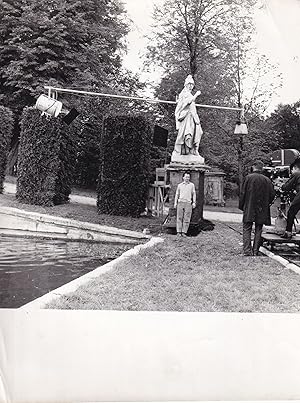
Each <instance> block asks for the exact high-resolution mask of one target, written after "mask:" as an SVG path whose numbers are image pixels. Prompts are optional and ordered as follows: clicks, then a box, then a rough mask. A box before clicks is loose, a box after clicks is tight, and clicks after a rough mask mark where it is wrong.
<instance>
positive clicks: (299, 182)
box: [281, 172, 300, 204]
mask: <svg viewBox="0 0 300 403" xmlns="http://www.w3.org/2000/svg"><path fill="white" fill-rule="evenodd" d="M281 189H282V190H283V191H284V192H289V191H291V190H296V192H297V194H296V196H295V197H294V199H293V201H292V204H300V172H296V173H294V174H293V175H292V176H291V177H290V179H289V180H288V181H286V182H285V184H284V185H282V187H281Z"/></svg>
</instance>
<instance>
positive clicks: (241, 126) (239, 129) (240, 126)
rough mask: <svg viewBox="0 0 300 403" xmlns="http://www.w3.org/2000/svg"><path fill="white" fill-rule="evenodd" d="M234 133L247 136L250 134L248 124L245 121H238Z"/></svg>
mask: <svg viewBox="0 0 300 403" xmlns="http://www.w3.org/2000/svg"><path fill="white" fill-rule="evenodd" d="M234 134H239V135H241V136H246V135H247V134H248V127H247V124H246V123H244V122H240V121H238V122H236V125H235V129H234Z"/></svg>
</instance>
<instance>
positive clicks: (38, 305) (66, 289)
mask: <svg viewBox="0 0 300 403" xmlns="http://www.w3.org/2000/svg"><path fill="white" fill-rule="evenodd" d="M161 242H164V239H163V238H161V237H152V238H150V240H149V241H148V242H147V243H145V244H139V245H136V246H135V247H134V248H132V249H129V250H127V251H126V252H124V253H122V255H121V256H119V257H117V258H116V259H114V260H112V261H111V262H108V263H106V264H104V265H103V266H99V267H97V268H96V269H94V270H92V271H90V272H89V273H86V274H84V275H83V276H81V277H78V278H77V279H75V280H72V281H70V282H69V283H66V284H64V285H62V286H61V287H59V288H56V289H55V290H52V291H50V292H48V293H47V294H45V295H42V296H41V297H39V298H36V299H35V300H33V301H31V302H28V303H27V304H25V305H22V306H21V307H20V308H18V309H28V310H31V309H43V308H45V305H46V304H48V303H50V302H53V301H54V300H56V299H58V298H60V297H62V296H64V295H66V294H70V293H71V292H75V291H77V289H78V288H79V287H81V286H82V285H84V284H87V283H88V282H89V281H91V280H94V279H96V278H98V277H99V276H101V275H102V274H105V273H107V272H109V271H110V270H112V269H114V267H115V266H116V265H117V264H118V263H120V262H122V261H124V260H126V259H128V258H129V257H131V256H135V255H137V254H138V253H139V252H140V251H141V250H142V249H147V248H152V247H153V246H155V245H157V244H159V243H161Z"/></svg>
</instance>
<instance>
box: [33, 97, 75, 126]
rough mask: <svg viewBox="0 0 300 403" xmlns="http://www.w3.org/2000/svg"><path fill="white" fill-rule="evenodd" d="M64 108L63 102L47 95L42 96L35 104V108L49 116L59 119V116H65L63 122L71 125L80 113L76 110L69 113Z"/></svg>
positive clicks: (73, 109)
mask: <svg viewBox="0 0 300 403" xmlns="http://www.w3.org/2000/svg"><path fill="white" fill-rule="evenodd" d="M62 107H63V105H62V102H60V101H58V100H57V99H55V98H52V97H50V96H49V95H45V94H42V95H40V96H39V97H38V99H37V101H36V104H35V108H36V109H38V110H39V111H41V112H42V114H45V115H47V116H53V117H55V118H57V117H58V115H59V114H63V115H64V117H63V118H62V120H63V122H65V123H66V124H67V125H69V124H70V123H72V122H73V120H74V119H75V118H76V117H77V116H78V115H79V112H78V111H77V110H76V109H75V108H72V109H71V110H70V111H68V110H66V109H63V108H62Z"/></svg>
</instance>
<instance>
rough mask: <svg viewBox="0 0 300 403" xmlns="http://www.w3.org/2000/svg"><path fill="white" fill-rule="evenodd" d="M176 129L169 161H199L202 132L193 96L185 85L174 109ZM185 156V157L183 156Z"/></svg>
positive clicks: (201, 160)
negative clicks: (176, 132)
mask: <svg viewBox="0 0 300 403" xmlns="http://www.w3.org/2000/svg"><path fill="white" fill-rule="evenodd" d="M175 119H176V129H177V130H178V135H177V139H176V142H175V147H174V151H173V153H172V158H171V161H173V162H184V161H185V160H186V162H187V163H189V162H194V163H201V162H203V158H202V157H201V156H200V155H199V152H198V148H199V144H200V140H201V137H202V134H203V130H202V127H201V124H200V119H199V116H198V114H197V109H196V105H195V101H194V96H193V95H192V93H191V92H190V91H189V90H188V88H187V87H186V86H185V87H184V89H183V90H182V91H181V93H180V95H179V99H178V102H177V106H176V110H175ZM184 156H186V157H184Z"/></svg>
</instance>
